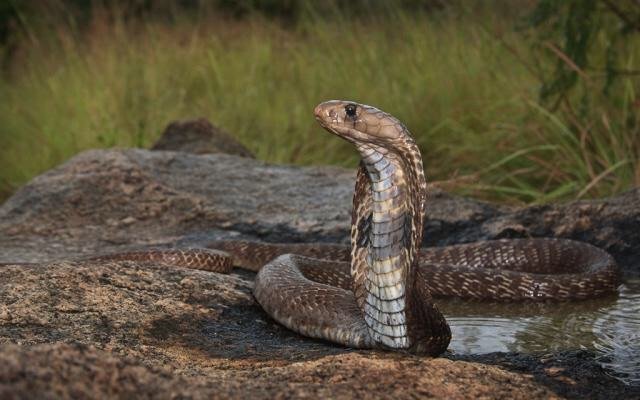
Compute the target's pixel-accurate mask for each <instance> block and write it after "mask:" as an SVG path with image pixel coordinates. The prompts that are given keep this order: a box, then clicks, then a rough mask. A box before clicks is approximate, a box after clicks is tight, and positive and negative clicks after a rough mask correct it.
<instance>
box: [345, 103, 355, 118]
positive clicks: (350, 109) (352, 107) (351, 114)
mask: <svg viewBox="0 0 640 400" xmlns="http://www.w3.org/2000/svg"><path fill="white" fill-rule="evenodd" d="M344 111H345V112H346V113H347V116H348V117H355V116H356V105H355V104H347V105H346V106H344Z"/></svg>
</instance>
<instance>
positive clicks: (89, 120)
mask: <svg viewBox="0 0 640 400" xmlns="http://www.w3.org/2000/svg"><path fill="white" fill-rule="evenodd" d="M325 11H326V10H325ZM389 12H390V13H391V14H392V15H386V18H384V20H383V19H381V18H375V17H370V18H361V19H351V18H349V17H348V16H345V15H344V14H342V15H341V14H336V15H333V16H331V18H316V17H314V12H313V10H310V11H309V15H308V16H307V17H306V18H303V19H302V20H301V22H299V23H298V24H296V26H286V27H283V25H282V24H281V23H279V22H277V21H274V20H266V19H263V18H261V17H259V16H254V17H250V18H247V19H244V20H241V21H238V20H229V19H225V18H223V17H221V16H219V15H215V13H214V14H211V13H203V15H201V16H200V17H194V16H189V15H186V14H185V15H177V16H176V18H175V19H174V20H173V21H172V22H170V23H168V22H166V21H158V20H153V19H149V20H146V21H145V22H141V21H140V20H135V21H130V20H127V19H126V18H121V17H119V16H118V13H117V12H115V11H114V10H104V11H103V13H96V14H95V15H94V16H93V19H92V20H91V23H90V24H89V26H88V27H83V28H78V27H77V26H76V25H75V23H74V22H73V20H67V21H59V23H57V24H55V25H46V24H43V25H42V26H30V25H26V26H24V27H23V29H24V32H25V33H24V35H23V38H22V40H21V41H20V44H19V47H18V52H17V54H14V56H13V57H12V61H11V64H10V69H9V71H7V72H5V73H4V74H3V75H2V77H1V78H0V93H1V94H2V101H0V186H2V187H4V190H5V191H6V192H9V191H10V190H12V189H13V188H16V187H18V186H19V185H21V184H23V183H24V182H26V181H27V180H28V179H30V178H31V177H32V176H34V175H36V174H38V173H40V172H42V171H44V170H46V169H48V168H51V167H52V166H55V165H57V164H59V163H60V162H62V161H64V160H66V159H68V158H69V157H71V156H73V155H74V154H75V153H77V152H79V151H82V150H83V149H87V148H92V147H111V146H141V147H144V146H149V145H150V144H151V143H152V142H153V141H154V140H156V139H157V138H158V136H159V135H160V133H161V131H162V129H163V128H164V126H165V125H166V124H167V123H168V122H170V121H172V120H175V119H180V118H186V117H191V116H205V117H207V118H209V119H210V120H211V121H213V122H214V123H215V124H217V125H219V126H221V127H223V128H224V129H226V130H228V131H229V132H231V133H233V134H234V135H235V136H236V137H237V138H238V139H239V140H240V141H241V142H243V143H244V144H245V145H246V146H248V147H249V148H250V149H251V150H253V151H254V152H255V154H256V155H257V156H258V158H260V159H264V160H267V161H271V162H277V163H295V164H337V165H343V166H354V165H355V164H356V162H357V155H356V154H355V152H354V151H353V149H352V148H351V147H350V146H349V145H348V144H347V143H344V142H342V141H340V140H339V139H338V138H334V137H332V136H331V135H328V134H326V133H323V131H322V130H321V129H320V128H319V127H318V126H317V125H316V123H315V121H314V119H313V118H312V117H311V110H312V109H313V107H314V106H315V104H317V103H319V102H320V101H323V100H327V99H331V98H347V99H353V100H356V101H359V102H364V103H367V104H372V105H376V106H378V107H379V108H381V109H384V110H385V111H388V112H390V113H392V114H394V115H395V116H397V117H398V118H400V119H401V120H402V121H404V122H405V124H406V125H407V126H408V127H409V129H410V130H411V131H412V132H413V134H414V135H415V136H416V138H417V140H418V142H419V144H420V146H421V148H422V150H423V153H424V157H425V163H426V167H427V173H428V175H429V177H431V178H432V179H435V180H451V179H452V178H453V179H454V182H455V178H456V177H464V176H472V177H473V179H472V180H471V183H470V182H469V180H464V179H461V180H460V181H459V182H461V183H460V184H459V185H458V186H455V185H454V189H455V190H458V191H461V192H464V193H470V192H471V193H474V194H476V195H480V196H482V197H485V198H492V199H502V200H507V201H525V202H534V201H547V200H551V199H555V198H570V197H590V196H602V195H607V194H610V193H613V192H616V191H619V190H622V189H625V188H628V187H630V186H631V185H635V184H638V183H640V170H639V167H638V154H640V138H639V135H640V132H639V128H638V127H639V126H640V123H639V122H637V121H636V122H633V123H630V122H629V121H630V120H631V119H633V115H631V116H630V115H629V114H636V113H637V112H638V95H637V93H638V89H639V88H640V85H639V84H638V82H637V80H634V79H633V78H632V77H630V78H629V79H627V80H624V81H623V82H621V83H620V86H619V87H618V90H620V91H621V92H620V93H621V94H620V95H619V96H616V97H615V99H616V100H615V104H612V101H611V100H608V99H607V98H605V96H603V95H599V94H594V96H592V103H591V104H589V105H588V108H589V112H587V113H584V112H582V113H581V114H580V116H579V117H578V116H577V114H576V113H573V115H572V110H570V107H569V105H570V103H567V104H568V105H567V106H566V107H564V108H560V109H558V110H556V111H553V112H552V111H549V110H547V109H545V108H544V107H541V106H539V105H538V104H537V102H536V100H537V95H538V87H539V81H538V79H537V78H536V76H534V75H533V74H532V73H531V72H530V70H529V69H528V67H527V59H528V58H529V57H534V55H533V54H532V53H531V52H530V50H529V49H530V47H529V43H527V41H526V40H525V38H524V37H523V36H522V35H521V34H520V33H518V32H517V31H515V30H514V29H513V25H514V23H515V19H514V18H504V15H502V14H501V15H495V14H493V13H492V12H491V10H487V9H480V10H479V11H478V10H475V11H474V13H465V12H461V13H460V12H457V13H450V12H436V13H431V14H426V13H416V14H413V15H412V14H409V13H407V12H405V11H402V10H400V9H397V10H395V9H393V8H391V9H390V11H389ZM479 12H480V15H479V14H478V13H479ZM478 21H482V23H479V22H478ZM639 60H640V50H639V49H638V46H636V49H635V51H634V52H632V54H629V55H628V64H629V68H630V69H633V68H636V69H637V68H638V64H639V63H640V61H639Z"/></svg>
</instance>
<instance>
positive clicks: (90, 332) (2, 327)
mask: <svg viewBox="0 0 640 400" xmlns="http://www.w3.org/2000/svg"><path fill="white" fill-rule="evenodd" d="M250 287H251V276H250V275H246V274H245V275H242V274H240V275H239V274H231V275H221V274H214V273H208V272H204V271H194V270H184V269H171V268H162V267H157V266H153V265H137V264H135V263H127V262H121V263H112V262H103V263H93V264H89V263H82V264H79V263H57V264H49V265H36V266H5V267H2V268H0V304H3V311H2V312H1V313H0V398H11V397H15V398H33V397H47V396H50V397H67V398H76V397H86V398H96V397H114V396H117V397H130V396H132V395H134V394H135V396H136V397H138V396H151V397H158V398H169V397H172V398H173V397H195V398H209V397H212V396H213V397H219V398H247V397H248V398H274V397H278V398H289V397H302V396H310V397H314V398H327V397H330V398H353V397H356V398H358V397H367V398H369V397H371V398H413V397H416V396H428V397H436V398H454V399H455V398H460V399H461V398H472V397H486V398H513V399H530V398H559V394H560V395H561V396H573V397H576V396H580V395H582V394H584V393H585V392H586V393H588V394H590V395H591V396H593V395H594V394H596V395H599V396H602V395H603V394H606V395H611V396H612V397H614V398H615V397H616V394H625V395H628V394H630V393H633V392H631V389H625V388H624V386H623V385H622V384H620V383H619V382H617V381H615V380H614V379H613V378H608V377H606V375H605V374H604V373H603V371H602V370H601V369H597V367H594V363H593V362H591V363H589V362H587V361H588V360H582V362H581V363H579V365H580V368H581V369H577V371H578V372H579V374H577V376H576V373H575V372H573V374H572V371H573V370H576V368H574V369H573V370H570V371H568V372H565V371H566V369H565V370H563V372H561V373H558V374H555V375H553V376H551V377H549V376H547V375H545V370H546V369H550V368H559V367H558V366H557V365H558V364H559V365H561V366H562V365H563V364H562V362H563V361H562V360H560V361H558V360H554V361H551V362H550V361H546V363H545V364H543V363H542V362H539V361H538V360H537V359H535V358H533V357H529V359H526V358H525V357H522V356H513V355H512V356H502V358H500V357H496V356H484V357H485V358H482V357H476V358H474V359H472V360H470V361H464V360H460V359H458V360H456V361H454V360H450V359H447V358H438V359H429V358H424V357H415V356H410V355H404V354H398V353H389V352H374V351H353V350H349V349H345V348H342V347H339V346H335V345H332V344H328V343H324V342H320V341H315V340H310V339H306V338H303V337H301V336H298V335H296V334H294V333H291V332H289V331H287V330H286V329H285V328H283V327H281V326H280V325H278V324H276V323H275V322H274V321H272V320H271V319H270V318H269V317H268V316H267V315H266V314H265V313H264V312H262V310H261V309H260V308H259V307H258V306H257V305H255V304H254V302H253V299H252V297H251V294H250ZM15 344H19V346H16V345H15ZM586 365H590V366H591V369H595V370H596V371H599V376H597V378H598V379H597V382H598V383H597V385H598V386H597V388H598V389H599V391H597V392H594V391H593V390H588V391H585V386H584V381H585V379H588V378H591V376H590V375H580V374H582V373H584V371H588V370H589V369H588V368H587V367H586ZM581 376H583V377H582V378H581ZM579 380H581V382H580V383H581V384H577V383H576V382H578V381H579ZM541 382H542V383H541Z"/></svg>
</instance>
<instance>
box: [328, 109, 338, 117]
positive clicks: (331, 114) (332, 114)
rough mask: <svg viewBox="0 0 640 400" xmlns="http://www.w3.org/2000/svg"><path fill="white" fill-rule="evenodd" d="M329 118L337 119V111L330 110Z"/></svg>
mask: <svg viewBox="0 0 640 400" xmlns="http://www.w3.org/2000/svg"><path fill="white" fill-rule="evenodd" d="M329 117H331V118H335V117H336V110H329Z"/></svg>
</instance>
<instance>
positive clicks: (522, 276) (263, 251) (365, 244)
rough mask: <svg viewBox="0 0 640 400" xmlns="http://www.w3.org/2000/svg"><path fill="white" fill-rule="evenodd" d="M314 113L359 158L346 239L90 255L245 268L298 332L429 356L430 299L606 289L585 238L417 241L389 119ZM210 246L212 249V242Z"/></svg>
mask: <svg viewBox="0 0 640 400" xmlns="http://www.w3.org/2000/svg"><path fill="white" fill-rule="evenodd" d="M314 113H315V118H316V120H317V121H318V122H319V123H320V125H322V127H324V128H325V129H326V130H327V131H329V132H331V133H333V134H336V135H338V136H339V137H341V138H343V139H346V140H347V141H349V142H351V143H352V144H353V145H355V147H356V149H357V151H358V152H359V153H360V156H361V159H362V161H361V163H360V167H359V169H358V173H357V178H356V185H355V193H354V197H353V211H352V222H351V246H350V247H347V246H340V245H328V244H266V243H253V242H243V241H220V242H214V243H211V244H210V245H209V246H208V247H210V248H211V249H185V250H179V249H176V250H143V251H139V252H129V253H117V254H112V255H105V256H98V257H94V258H93V259H94V260H132V261H140V262H155V263H159V264H168V265H176V266H183V267H188V268H197V269H205V270H209V271H215V272H229V271H230V270H231V269H232V268H233V266H234V265H235V266H239V267H243V268H246V269H250V270H254V271H257V272H258V273H257V275H256V280H255V286H254V292H253V293H254V296H255V298H256V300H257V301H258V303H259V304H260V305H261V306H262V307H263V308H264V310H265V311H266V312H267V313H268V314H269V315H270V316H271V317H273V318H274V319H275V320H276V321H278V322H279V323H281V324H282V325H284V326H286V327H287V328H289V329H291V330H293V331H296V332H298V333H300V334H302V335H306V336H309V337H313V338H319V339H325V340H329V341H332V342H335V343H339V344H342V345H345V346H350V347H355V348H381V349H391V350H399V351H408V352H411V353H416V354H426V355H433V356H435V355H438V354H441V353H442V352H444V351H445V350H446V349H447V346H448V344H449V341H450V340H451V331H450V328H449V326H448V324H447V322H446V320H445V318H444V316H443V315H442V314H441V313H440V311H439V310H438V308H437V307H436V305H435V304H434V302H433V300H432V298H433V297H440V296H456V297H462V298H472V299H493V300H505V301H517V300H572V299H587V298H592V297H596V296H601V295H604V294H607V293H612V292H615V291H616V289H617V286H618V284H619V274H618V269H617V266H616V263H615V261H614V259H613V257H611V256H610V255H609V254H608V253H606V252H605V251H603V250H601V249H599V248H597V247H594V246H592V245H590V244H587V243H582V242H577V241H572V240H565V239H552V238H549V239H510V240H493V241H482V242H476V243H469V244H462V245H455V246H447V247H438V248H423V249H420V248H419V245H420V243H421V242H422V233H423V220H424V217H425V213H426V207H427V206H428V204H427V185H426V179H425V175H424V170H423V164H422V156H421V154H420V151H419V149H418V146H417V145H416V143H415V141H414V139H413V138H412V136H411V135H410V133H409V131H408V130H407V128H406V127H405V126H404V125H403V124H402V123H401V122H400V121H398V120H397V119H396V118H395V117H393V116H391V115H389V114H387V113H385V112H383V111H380V110H378V109H376V108H374V107H371V106H367V105H362V104H358V103H355V102H351V101H341V100H332V101H328V102H324V103H321V104H319V105H318V106H317V107H316V108H315V110H314ZM212 249H214V250H212Z"/></svg>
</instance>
